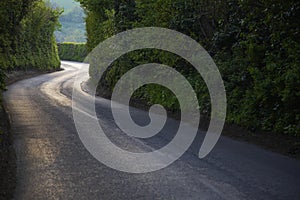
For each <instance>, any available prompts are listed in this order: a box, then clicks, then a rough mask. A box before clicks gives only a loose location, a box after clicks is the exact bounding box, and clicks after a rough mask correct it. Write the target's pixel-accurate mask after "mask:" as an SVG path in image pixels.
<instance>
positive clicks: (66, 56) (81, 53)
mask: <svg viewBox="0 0 300 200" xmlns="http://www.w3.org/2000/svg"><path fill="white" fill-rule="evenodd" d="M57 46H58V54H59V57H60V59H61V60H69V61H78V62H82V61H84V59H85V57H86V56H87V49H86V45H85V44H84V43H71V42H64V43H58V44H57Z"/></svg>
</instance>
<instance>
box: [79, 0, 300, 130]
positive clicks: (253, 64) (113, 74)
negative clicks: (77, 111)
mask: <svg viewBox="0 0 300 200" xmlns="http://www.w3.org/2000/svg"><path fill="white" fill-rule="evenodd" d="M77 1H79V2H80V3H81V5H82V6H83V7H84V8H85V9H86V12H87V18H86V24H87V36H88V38H87V46H88V48H89V50H92V49H93V48H94V47H95V46H96V45H97V44H98V43H99V42H102V41H103V40H105V39H106V38H107V37H109V36H112V35H114V34H116V33H118V32H121V31H124V30H128V29H131V28H134V27H148V26H158V27H165V28H170V29H173V30H177V31H180V32H182V33H185V34H187V35H189V36H191V37H192V38H193V39H195V40H196V41H198V42H199V43H200V44H201V45H203V46H204V48H205V49H207V50H208V51H209V53H210V54H211V55H212V57H213V58H214V60H215V62H216V63H217V66H218V67H219V70H220V72H221V75H222V78H223V80H224V83H225V87H226V92H227V100H228V101H227V102H228V112H227V113H228V114H227V122H229V123H234V124H238V125H240V126H243V127H245V128H248V129H250V130H252V131H255V130H264V131H272V132H276V133H283V134H290V135H298V136H300V106H299V102H300V87H299V85H300V79H299V77H300V67H299V66H300V56H299V55H300V54H299V52H300V27H299V24H300V18H299V12H300V2H299V0H290V1H273V0H265V1H260V2H259V3H257V2H256V1H253V0H232V1H209V0H203V1H202V0H201V1H190V0H188V1H187V0H158V1H150V0H149V1H145V0H120V1H105V0H100V1H97V4H95V2H96V1H93V0H77ZM151 62H158V63H163V64H165V65H168V66H171V67H174V68H175V69H176V70H178V71H180V73H182V74H183V75H184V76H185V77H186V78H187V79H188V80H189V82H190V83H191V85H192V86H193V87H194V89H195V91H196V93H197V96H198V99H199V102H200V109H201V112H202V113H204V114H207V115H209V113H210V98H209V95H208V93H207V89H206V85H205V84H204V83H203V81H202V79H201V77H200V76H199V74H198V73H197V72H195V71H194V70H193V69H192V67H191V66H189V65H188V64H187V63H186V62H184V61H182V60H181V59H179V58H178V57H176V56H175V55H171V54H169V53H168V52H157V51H152V50H145V51H136V52H131V53H129V54H127V55H124V56H123V57H121V58H119V59H118V60H117V61H116V62H114V63H113V64H112V66H111V68H110V70H108V71H107V72H106V77H105V79H103V80H101V81H100V86H99V87H98V90H99V91H98V93H100V94H104V93H105V94H106V95H107V96H109V95H110V93H111V91H112V90H113V88H114V85H115V83H116V82H117V81H118V80H119V79H120V77H121V76H122V75H123V74H124V73H126V72H127V71H128V70H129V69H131V68H133V67H135V66H137V65H139V64H143V63H151ZM95 67H98V66H95ZM100 70H101V69H100ZM92 75H93V74H91V76H92ZM135 97H136V98H139V99H142V100H143V101H146V102H147V103H149V104H153V103H158V104H162V105H164V106H165V107H166V108H169V109H171V110H175V111H177V110H178V109H179V105H178V103H177V101H176V98H174V96H173V95H172V94H170V92H169V91H168V90H165V89H163V88H162V87H159V86H157V85H149V86H145V87H143V88H141V89H139V90H138V91H136V92H135Z"/></svg>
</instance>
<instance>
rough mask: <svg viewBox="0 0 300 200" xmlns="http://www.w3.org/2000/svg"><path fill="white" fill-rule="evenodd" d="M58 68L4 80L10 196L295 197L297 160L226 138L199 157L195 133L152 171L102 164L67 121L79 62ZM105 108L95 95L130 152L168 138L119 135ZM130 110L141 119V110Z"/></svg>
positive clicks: (299, 194) (110, 129) (116, 138)
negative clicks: (12, 180)
mask: <svg viewBox="0 0 300 200" xmlns="http://www.w3.org/2000/svg"><path fill="white" fill-rule="evenodd" d="M62 67H63V68H64V69H65V70H64V71H60V72H55V73H51V74H46V75H41V76H38V77H35V78H31V79H28V80H23V81H20V82H17V83H15V84H13V85H10V86H9V87H8V91H7V92H5V93H4V103H5V107H6V109H7V111H8V113H9V116H10V119H11V130H12V134H13V138H14V148H15V151H16V155H17V187H16V190H15V194H14V197H15V199H22V200H24V199H25V200H26V199H28V200H31V199H151V200H152V199H180V200H181V199H182V200H186V199H213V200H215V199H227V200H234V199H253V200H254V199H255V200H259V199H264V200H266V199H270V200H276V199H284V200H293V199H295V200H296V199H300V162H299V161H298V160H294V159H291V158H288V157H285V156H282V155H279V154H276V153H272V152H268V151H266V150H263V149H261V148H259V147H257V146H254V145H250V144H247V143H243V142H238V141H234V140H231V139H229V138H226V137H221V138H220V140H219V142H218V143H217V145H216V146H215V148H214V150H213V151H212V152H211V153H210V154H209V155H208V156H207V157H206V158H204V159H199V158H198V157H197V154H196V153H195V152H197V148H199V145H200V144H201V141H200V139H199V138H201V137H202V136H199V138H197V139H196V141H195V142H194V144H193V145H192V147H191V148H190V149H189V151H188V152H186V153H185V154H184V155H183V156H182V157H181V158H180V159H179V160H177V161H176V162H174V163H173V164H172V165H170V166H169V167H167V168H164V169H162V170H159V171H155V172H151V173H145V174H130V173H124V172H119V171H116V170H114V169H111V168H109V167H107V166H105V165H103V164H102V163H100V162H99V161H98V160H96V159H95V158H94V157H93V156H92V155H91V154H90V153H89V152H88V151H87V150H86V149H85V147H84V146H83V144H82V143H81V141H80V139H79V137H78V134H77V131H76V128H75V125H74V121H73V119H72V108H71V103H72V101H71V96H72V87H73V82H74V78H75V76H76V74H77V73H78V72H79V69H80V68H81V67H82V64H80V63H74V62H62ZM108 105H109V101H108V100H105V99H101V98H99V99H98V101H97V104H96V110H97V114H98V117H99V120H100V121H101V124H102V125H103V127H104V129H105V130H106V134H107V135H108V137H109V138H110V139H111V141H113V142H114V143H115V144H116V145H119V146H121V147H122V148H124V149H126V150H130V151H133V152H134V151H148V149H153V148H159V147H161V146H163V145H164V144H166V143H167V142H168V141H167V137H166V138H164V137H154V138H153V139H151V140H142V139H141V140H138V141H137V140H136V139H135V140H133V139H131V138H129V137H127V136H124V134H122V133H121V132H120V130H119V129H118V128H117V127H116V125H115V124H114V123H113V120H112V115H111V112H110V110H109V106H108ZM134 110H135V112H136V113H139V114H141V115H144V116H145V121H147V117H146V115H147V113H146V112H144V111H141V110H137V109H134ZM139 119H140V118H139ZM141 123H142V122H141ZM170 123H171V124H172V123H174V120H171V119H170ZM172 127H173V128H174V127H176V125H174V126H171V127H170V129H168V128H167V129H166V130H164V131H165V132H166V134H168V133H169V132H173V131H174V130H172ZM199 135H201V133H199ZM202 135H203V134H202ZM170 137H171V136H170Z"/></svg>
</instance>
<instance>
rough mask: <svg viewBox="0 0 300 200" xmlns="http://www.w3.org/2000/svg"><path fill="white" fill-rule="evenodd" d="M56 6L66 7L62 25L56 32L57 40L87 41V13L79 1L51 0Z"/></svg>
mask: <svg viewBox="0 0 300 200" xmlns="http://www.w3.org/2000/svg"><path fill="white" fill-rule="evenodd" d="M51 3H52V4H53V6H55V7H60V8H63V9H64V13H63V14H62V16H61V17H60V19H59V21H60V23H61V25H62V27H61V29H60V30H59V31H56V32H55V36H56V41H57V42H86V36H85V21H84V17H85V13H84V11H83V9H82V8H81V7H80V5H79V3H78V2H75V1H73V0H51Z"/></svg>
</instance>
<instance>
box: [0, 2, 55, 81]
mask: <svg viewBox="0 0 300 200" xmlns="http://www.w3.org/2000/svg"><path fill="white" fill-rule="evenodd" d="M59 15H60V11H59V10H57V9H53V8H51V7H50V4H49V2H45V1H42V0H1V2H0V20H1V24H0V33H1V34H0V83H1V85H2V87H3V77H4V71H5V70H12V69H27V68H37V69H42V70H44V69H53V68H58V67H59V66H60V61H59V57H58V53H57V46H56V43H55V38H54V34H53V33H54V31H55V29H56V28H57V27H58V25H59V23H58V17H59Z"/></svg>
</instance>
